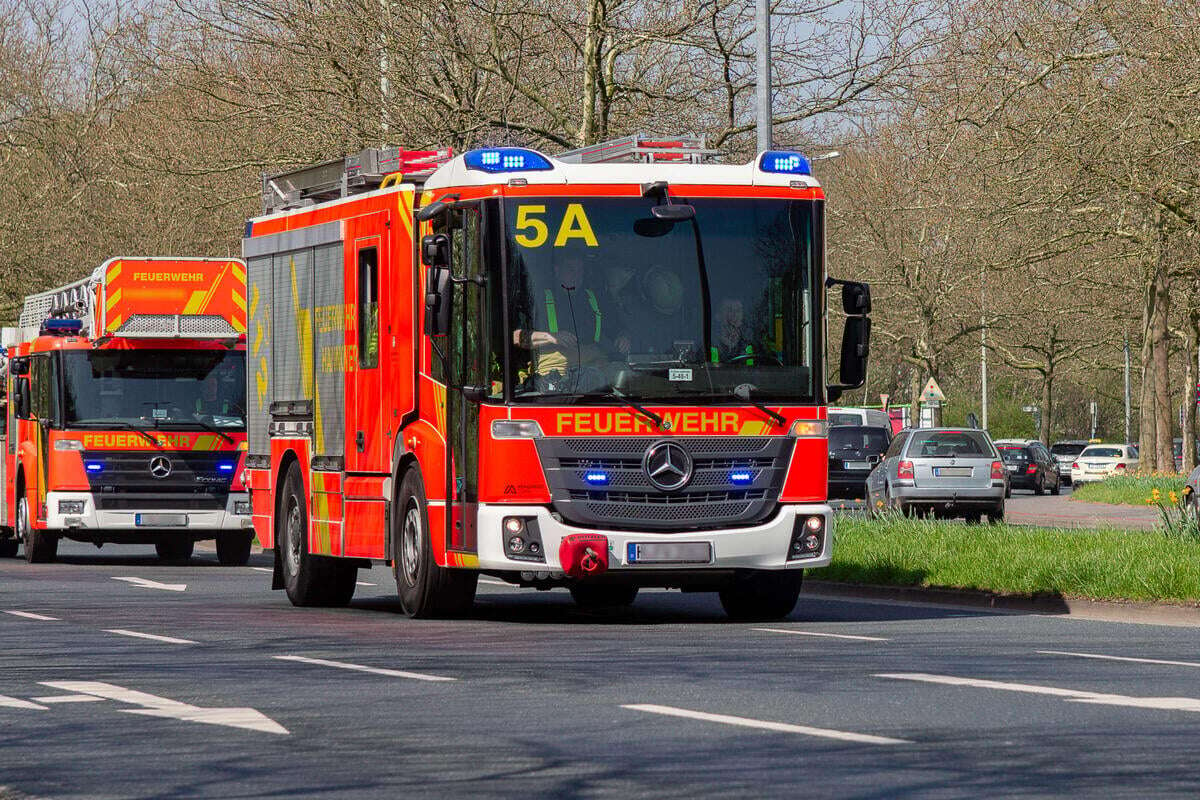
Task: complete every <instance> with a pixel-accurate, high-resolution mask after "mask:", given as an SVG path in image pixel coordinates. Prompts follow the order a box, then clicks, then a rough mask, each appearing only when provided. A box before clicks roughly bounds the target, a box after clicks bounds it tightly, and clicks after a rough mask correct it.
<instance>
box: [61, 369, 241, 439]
mask: <svg viewBox="0 0 1200 800" xmlns="http://www.w3.org/2000/svg"><path fill="white" fill-rule="evenodd" d="M62 363H63V370H62V376H63V377H62V380H63V422H64V424H66V425H67V426H68V427H78V426H88V425H96V426H101V425H113V424H116V425H137V426H139V427H185V426H190V427H194V428H203V427H204V426H206V425H207V426H209V427H216V428H220V429H222V430H226V429H228V430H234V429H242V428H245V426H246V412H245V408H244V407H245V394H246V358H245V354H244V353H241V352H234V351H226V350H220V351H214V350H145V349H138V350H72V351H64V352H63V353H62Z"/></svg>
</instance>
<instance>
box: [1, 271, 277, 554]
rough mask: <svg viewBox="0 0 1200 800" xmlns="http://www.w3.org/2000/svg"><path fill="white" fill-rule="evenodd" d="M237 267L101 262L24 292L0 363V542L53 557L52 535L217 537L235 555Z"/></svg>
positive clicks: (157, 542)
mask: <svg viewBox="0 0 1200 800" xmlns="http://www.w3.org/2000/svg"><path fill="white" fill-rule="evenodd" d="M245 287H246V272H245V264H244V263H243V262H241V261H238V260H230V259H192V258H188V259H182V258H114V259H111V260H110V261H108V262H106V263H105V264H104V265H103V266H101V267H100V268H99V269H98V270H96V271H95V272H94V273H93V274H92V275H90V276H89V277H87V278H84V279H83V280H80V281H77V282H75V283H72V284H69V285H67V286H63V287H61V288H59V289H53V290H50V291H47V292H42V293H40V294H35V295H30V296H29V297H27V298H26V299H25V305H24V308H23V310H22V312H21V317H20V330H19V332H18V335H17V336H16V337H15V338H16V340H17V342H18V343H17V344H15V345H14V346H12V347H10V348H9V350H8V363H7V369H6V371H5V386H6V388H7V398H8V403H7V409H6V413H5V415H4V426H3V434H4V436H3V439H2V440H0V441H3V444H4V458H3V463H2V467H0V469H2V472H3V476H2V477H3V484H4V492H5V495H4V503H3V504H0V525H3V526H4V527H2V528H0V531H3V533H2V534H0V536H2V537H3V538H0V553H2V554H4V555H7V556H13V555H16V553H17V550H18V545H19V543H20V542H24V544H25V557H26V559H27V560H28V561H30V562H44V561H52V560H54V558H55V556H56V554H57V551H58V542H59V540H60V539H63V538H66V539H73V540H76V541H84V542H93V543H95V544H96V545H97V546H100V545H102V544H103V543H105V542H117V543H145V544H153V545H154V546H155V549H156V550H157V551H158V555H159V557H160V558H163V559H166V560H183V559H186V558H188V557H189V556H190V555H191V553H192V549H193V545H194V542H195V541H196V540H200V539H216V543H217V556H218V558H219V560H220V562H221V563H222V564H244V563H246V560H247V559H248V558H249V555H250V547H251V543H252V541H253V537H254V533H253V526H252V523H251V520H250V503H249V496H248V494H247V493H246V490H245V486H244V484H243V483H242V479H241V475H240V472H241V470H242V464H241V463H240V462H241V459H242V457H243V456H244V455H245V448H246V434H245V408H244V406H245V382H246V363H245V362H246V356H245V349H246V344H245V331H246V299H245V298H246V288H245Z"/></svg>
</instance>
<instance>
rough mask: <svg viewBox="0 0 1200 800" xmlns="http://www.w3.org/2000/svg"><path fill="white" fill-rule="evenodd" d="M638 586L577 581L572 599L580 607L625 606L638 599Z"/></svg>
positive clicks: (572, 590)
mask: <svg viewBox="0 0 1200 800" xmlns="http://www.w3.org/2000/svg"><path fill="white" fill-rule="evenodd" d="M637 595H638V587H636V586H632V585H630V584H627V583H577V584H575V585H574V586H572V587H571V599H572V600H574V601H575V605H577V606H579V607H580V608H589V609H591V608H624V607H626V606H631V605H633V601H634V600H636V599H637Z"/></svg>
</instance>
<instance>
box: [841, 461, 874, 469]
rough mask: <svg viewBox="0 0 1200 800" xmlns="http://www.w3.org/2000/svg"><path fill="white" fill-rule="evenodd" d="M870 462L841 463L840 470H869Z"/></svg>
mask: <svg viewBox="0 0 1200 800" xmlns="http://www.w3.org/2000/svg"><path fill="white" fill-rule="evenodd" d="M870 468H871V462H870V461H843V462H842V469H870Z"/></svg>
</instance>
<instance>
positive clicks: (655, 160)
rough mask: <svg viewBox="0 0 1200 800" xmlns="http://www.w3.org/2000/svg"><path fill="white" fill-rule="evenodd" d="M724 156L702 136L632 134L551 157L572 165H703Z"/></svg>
mask: <svg viewBox="0 0 1200 800" xmlns="http://www.w3.org/2000/svg"><path fill="white" fill-rule="evenodd" d="M722 155H724V153H722V152H721V151H720V150H712V149H710V148H709V147H707V146H706V143H705V141H704V137H703V136H696V135H691V134H689V135H687V136H647V135H645V134H644V133H635V134H633V135H632V136H623V137H621V138H620V139H613V140H611V141H607V142H600V143H599V144H592V145H588V146H587V147H579V148H576V149H574V150H568V151H566V152H565V153H559V154H558V155H557V156H555V158H557V159H558V160H559V161H566V162H568V163H573V164H619V163H641V164H660V163H674V164H681V163H682V164H703V163H704V162H705V161H713V160H716V159H717V158H718V157H720V156H722Z"/></svg>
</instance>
